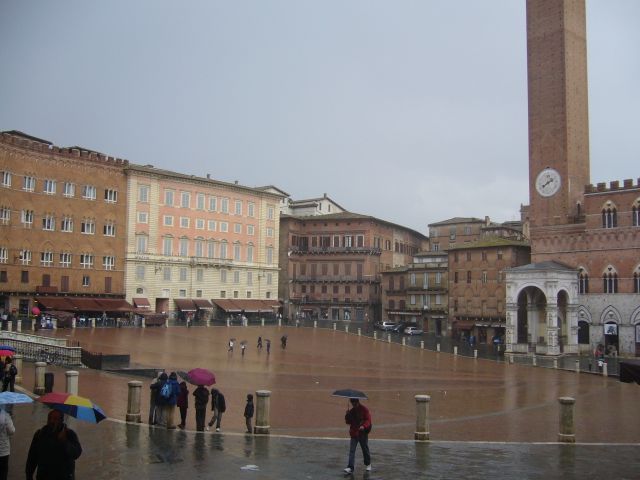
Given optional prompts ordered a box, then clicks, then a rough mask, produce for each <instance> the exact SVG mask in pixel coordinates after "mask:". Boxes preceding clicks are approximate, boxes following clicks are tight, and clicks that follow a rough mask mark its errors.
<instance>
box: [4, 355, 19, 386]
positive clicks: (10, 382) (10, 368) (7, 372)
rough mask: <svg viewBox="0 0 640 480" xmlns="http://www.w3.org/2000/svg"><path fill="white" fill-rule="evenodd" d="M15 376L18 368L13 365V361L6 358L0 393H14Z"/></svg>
mask: <svg viewBox="0 0 640 480" xmlns="http://www.w3.org/2000/svg"><path fill="white" fill-rule="evenodd" d="M16 375H18V368H17V367H16V366H15V365H14V364H13V359H12V358H11V357H7V362H6V363H5V365H4V377H3V379H2V391H3V392H6V391H7V390H9V391H10V392H14V391H15V384H16Z"/></svg>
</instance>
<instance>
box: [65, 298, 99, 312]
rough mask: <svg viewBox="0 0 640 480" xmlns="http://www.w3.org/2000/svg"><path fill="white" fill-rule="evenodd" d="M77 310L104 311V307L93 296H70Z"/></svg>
mask: <svg viewBox="0 0 640 480" xmlns="http://www.w3.org/2000/svg"><path fill="white" fill-rule="evenodd" d="M69 301H70V302H71V303H72V304H73V305H74V306H75V309H76V310H77V311H81V312H102V311H103V308H102V306H100V304H99V303H97V302H96V301H95V299H93V298H77V297H72V298H69Z"/></svg>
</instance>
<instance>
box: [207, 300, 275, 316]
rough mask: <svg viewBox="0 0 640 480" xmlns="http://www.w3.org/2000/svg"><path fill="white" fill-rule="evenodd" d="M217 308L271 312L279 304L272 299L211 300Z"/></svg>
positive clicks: (228, 310) (234, 310)
mask: <svg viewBox="0 0 640 480" xmlns="http://www.w3.org/2000/svg"><path fill="white" fill-rule="evenodd" d="M212 302H213V303H215V304H216V305H217V306H218V307H219V308H221V309H223V310H224V311H226V312H230V313H231V312H233V313H236V312H237V313H240V312H242V311H244V312H245V313H256V312H273V310H274V308H279V307H280V305H279V304H276V302H275V301H274V300H257V299H244V300H241V299H239V298H234V299H231V298H227V299H220V300H212Z"/></svg>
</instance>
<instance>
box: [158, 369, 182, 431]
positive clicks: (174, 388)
mask: <svg viewBox="0 0 640 480" xmlns="http://www.w3.org/2000/svg"><path fill="white" fill-rule="evenodd" d="M167 385H168V388H167V389H166V390H168V396H167V394H165V395H163V390H160V396H164V399H165V401H166V403H165V406H164V409H165V410H164V411H165V421H166V422H167V430H173V429H174V428H176V422H175V413H176V404H177V403H178V395H180V384H179V383H178V375H177V374H176V372H171V374H170V375H169V379H168V380H167Z"/></svg>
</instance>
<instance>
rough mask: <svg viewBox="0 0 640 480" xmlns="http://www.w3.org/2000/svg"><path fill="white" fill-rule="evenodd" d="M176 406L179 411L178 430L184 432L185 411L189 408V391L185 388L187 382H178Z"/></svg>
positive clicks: (185, 423)
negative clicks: (178, 389) (178, 390)
mask: <svg viewBox="0 0 640 480" xmlns="http://www.w3.org/2000/svg"><path fill="white" fill-rule="evenodd" d="M176 405H177V406H178V409H179V410H180V424H179V425H178V428H180V429H182V430H184V428H185V427H186V425H187V409H188V408H189V389H188V388H187V382H180V393H179V394H178V399H177V400H176Z"/></svg>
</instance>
